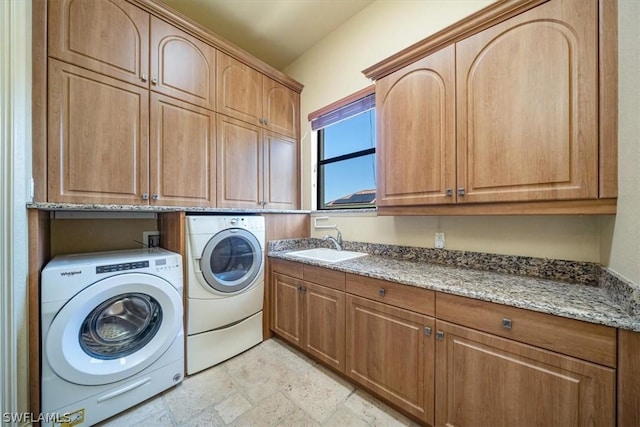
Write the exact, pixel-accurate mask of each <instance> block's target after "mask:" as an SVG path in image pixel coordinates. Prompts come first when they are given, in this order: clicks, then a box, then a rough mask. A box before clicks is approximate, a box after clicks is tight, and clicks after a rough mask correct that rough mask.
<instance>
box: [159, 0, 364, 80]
mask: <svg viewBox="0 0 640 427" xmlns="http://www.w3.org/2000/svg"><path fill="white" fill-rule="evenodd" d="M161 1H162V2H163V3H166V4H167V5H169V6H170V7H172V8H173V9H175V10H177V11H178V12H180V13H182V14H184V15H186V16H188V17H189V18H191V19H193V20H194V21H196V22H198V23H199V24H201V25H204V26H205V27H207V28H209V29H211V30H212V31H213V32H215V33H216V34H218V35H219V36H221V37H222V38H224V39H226V40H228V41H230V42H231V43H233V44H235V45H236V46H238V47H240V48H242V49H244V50H246V51H247V52H249V53H250V54H252V55H253V56H255V57H257V58H260V59H261V60H263V61H264V62H266V63H267V64H269V65H271V66H273V67H275V68H277V69H279V70H282V69H284V68H285V67H286V66H287V65H289V64H291V63H292V62H293V61H295V60H296V58H298V57H299V56H300V55H302V53H304V52H305V51H306V50H307V49H309V48H310V47H312V46H313V45H315V44H316V43H317V42H318V41H319V40H321V39H322V38H324V37H325V36H326V35H327V34H329V33H331V32H332V31H333V30H334V29H336V28H338V27H339V26H340V25H341V24H342V23H344V22H345V21H347V20H348V19H349V18H351V17H352V16H353V15H355V14H357V13H358V12H359V11H361V10H362V9H364V8H365V7H367V6H368V5H369V4H371V3H372V2H373V0H161Z"/></svg>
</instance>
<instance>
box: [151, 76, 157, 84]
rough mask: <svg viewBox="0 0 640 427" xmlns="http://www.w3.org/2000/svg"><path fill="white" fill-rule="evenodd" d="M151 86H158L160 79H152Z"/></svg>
mask: <svg viewBox="0 0 640 427" xmlns="http://www.w3.org/2000/svg"><path fill="white" fill-rule="evenodd" d="M151 84H153V85H157V84H158V79H157V78H155V77H154V78H152V79H151Z"/></svg>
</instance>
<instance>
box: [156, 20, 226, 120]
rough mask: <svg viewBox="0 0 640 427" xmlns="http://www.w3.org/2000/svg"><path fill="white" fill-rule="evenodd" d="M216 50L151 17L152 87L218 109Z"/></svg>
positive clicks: (175, 96)
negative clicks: (216, 106)
mask: <svg viewBox="0 0 640 427" xmlns="http://www.w3.org/2000/svg"><path fill="white" fill-rule="evenodd" d="M215 87H216V50H215V49H214V48H213V47H211V46H209V45H208V44H206V43H203V42H201V41H200V40H198V39H196V38H195V37H192V36H190V35H188V34H187V33H185V32H184V31H181V30H179V29H177V28H175V27H174V26H173V25H170V24H167V23H166V22H164V21H161V20H160V19H158V18H155V17H152V18H151V89H152V90H153V91H156V92H160V93H163V94H165V95H169V96H173V97H174V98H178V99H180V100H182V101H186V102H190V103H192V104H196V105H199V106H202V107H204V108H208V109H210V110H214V109H215V104H216V98H215Z"/></svg>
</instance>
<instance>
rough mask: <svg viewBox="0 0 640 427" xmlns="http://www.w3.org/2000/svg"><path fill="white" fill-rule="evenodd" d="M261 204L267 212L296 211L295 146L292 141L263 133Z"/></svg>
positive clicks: (296, 167) (297, 177) (296, 169)
mask: <svg viewBox="0 0 640 427" xmlns="http://www.w3.org/2000/svg"><path fill="white" fill-rule="evenodd" d="M263 135H264V138H263V146H264V202H265V203H266V204H265V207H266V208H270V209H297V207H298V182H299V176H298V144H297V142H296V140H295V139H293V138H287V137H285V136H282V135H278V134H276V133H272V132H268V131H263Z"/></svg>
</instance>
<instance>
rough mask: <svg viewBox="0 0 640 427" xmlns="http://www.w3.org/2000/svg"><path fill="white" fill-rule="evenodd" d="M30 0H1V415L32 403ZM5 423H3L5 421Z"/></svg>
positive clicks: (16, 410) (20, 410) (23, 410)
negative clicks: (28, 208) (29, 344)
mask: <svg viewBox="0 0 640 427" xmlns="http://www.w3.org/2000/svg"><path fill="white" fill-rule="evenodd" d="M30 100H31V0H23V1H0V348H1V349H2V353H1V354H0V393H1V395H0V406H1V408H0V414H4V413H5V412H8V413H14V414H17V413H23V412H26V411H27V410H28V408H29V405H28V403H29V402H28V372H27V369H28V358H27V355H28V347H27V339H28V329H29V328H28V317H27V215H26V206H25V205H26V203H27V197H26V196H27V188H28V186H27V177H28V176H31V167H30V164H31V160H30V146H31V142H30V141H31V102H30ZM3 425H4V422H3Z"/></svg>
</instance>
